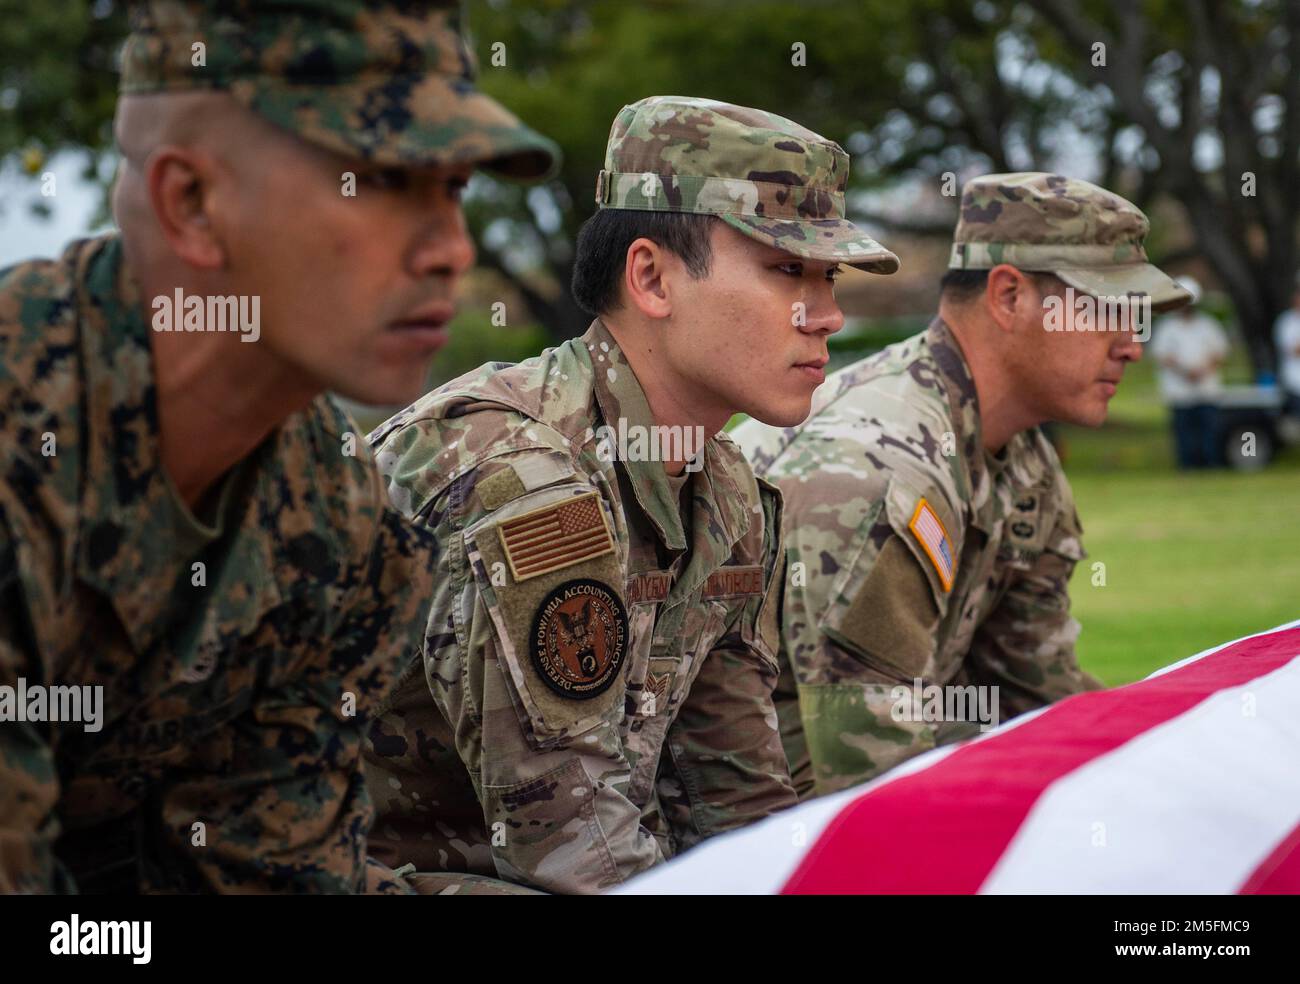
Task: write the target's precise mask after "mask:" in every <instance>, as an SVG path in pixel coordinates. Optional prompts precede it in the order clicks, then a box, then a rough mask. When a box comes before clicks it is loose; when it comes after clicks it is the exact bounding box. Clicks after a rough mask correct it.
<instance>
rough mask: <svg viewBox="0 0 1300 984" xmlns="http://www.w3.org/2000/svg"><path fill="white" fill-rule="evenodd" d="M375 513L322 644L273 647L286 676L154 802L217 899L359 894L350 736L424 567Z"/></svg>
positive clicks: (412, 617) (396, 651)
mask: <svg viewBox="0 0 1300 984" xmlns="http://www.w3.org/2000/svg"><path fill="white" fill-rule="evenodd" d="M381 516H382V519H381V521H380V523H379V525H378V530H377V533H376V535H375V537H374V541H373V543H372V544H371V547H370V550H369V552H368V553H367V555H366V556H365V557H364V558H363V559H362V560H360V561H359V562H356V563H354V564H353V565H352V566H351V567H350V568H349V569H348V571H347V572H346V575H345V576H346V578H347V579H348V580H351V581H353V583H354V585H355V586H354V587H353V588H352V589H351V590H350V592H349V594H348V595H347V596H346V597H345V601H344V606H343V612H342V614H341V615H340V617H339V618H338V621H337V622H336V623H335V628H334V630H333V631H332V632H331V634H330V636H329V638H328V639H327V640H325V641H324V643H323V644H321V643H320V642H318V641H317V640H314V639H292V638H286V639H284V640H283V644H284V645H285V646H286V647H288V648H290V649H291V650H292V652H291V653H290V655H289V658H287V659H286V660H285V663H286V664H287V665H288V667H289V669H288V670H286V671H285V673H284V678H283V679H278V680H270V681H268V683H267V685H266V686H265V687H261V688H258V695H257V697H256V698H255V702H254V703H253V705H252V706H251V707H250V708H249V709H248V710H247V711H246V712H245V713H244V714H243V715H242V716H241V717H240V718H239V719H237V720H236V721H235V722H233V723H232V725H231V726H229V727H225V728H221V729H218V730H217V731H216V732H215V733H214V734H213V735H212V736H211V737H210V738H208V739H206V740H205V741H204V743H203V744H202V745H201V746H200V748H199V749H197V751H196V756H195V757H196V759H197V760H198V761H200V762H202V761H204V760H205V759H206V760H208V761H210V762H211V763H212V764H213V769H212V770H211V771H205V772H203V773H200V774H196V775H193V776H186V777H184V778H182V779H180V780H179V781H177V782H174V783H172V784H171V785H170V786H169V787H168V789H167V791H166V793H165V794H164V796H165V799H164V802H163V814H164V819H165V822H166V827H167V836H170V837H172V838H177V839H178V840H179V843H177V845H176V846H177V847H178V848H180V849H181V850H183V851H184V850H188V853H189V855H190V857H191V858H193V859H194V862H195V864H196V865H197V867H198V868H199V869H200V871H201V873H202V875H203V877H204V878H205V879H206V881H207V882H208V884H209V885H210V886H211V887H212V888H213V889H214V890H215V891H220V892H294V893H324V892H331V893H332V892H346V893H351V892H359V891H361V890H363V889H364V888H365V887H366V884H367V880H368V879H367V870H366V860H365V845H366V834H367V832H368V830H369V827H370V823H371V820H372V817H373V810H372V808H371V803H370V798H369V796H368V795H367V792H366V786H365V782H364V779H363V776H362V771H361V745H362V735H363V732H364V728H365V725H366V721H367V719H368V717H369V715H370V714H371V712H372V711H373V710H374V708H375V707H376V706H377V705H378V704H379V702H380V701H381V700H382V699H384V698H385V697H386V696H387V695H388V692H389V690H390V689H391V688H392V686H393V684H394V681H395V678H396V674H397V671H398V668H399V667H400V666H401V664H402V661H403V657H405V656H408V655H409V654H410V652H411V651H412V650H413V649H414V648H415V646H416V645H417V643H418V638H419V628H420V625H421V622H422V619H421V617H420V616H421V612H422V607H421V606H422V600H423V599H422V597H421V596H422V595H424V593H425V587H426V586H427V584H428V581H429V571H428V565H429V558H430V549H429V540H428V534H427V533H426V532H425V531H422V530H418V529H414V528H411V527H409V526H408V525H407V524H406V523H405V522H404V521H403V520H402V519H401V517H400V516H398V515H397V514H396V513H395V512H393V511H392V510H388V509H385V510H383V512H382V514H381ZM218 770H219V771H218ZM196 820H198V821H201V822H202V823H203V824H204V830H203V838H202V839H203V841H204V843H202V844H199V843H196V839H197V832H196V831H194V830H193V827H192V824H193V823H194V822H195V821H196Z"/></svg>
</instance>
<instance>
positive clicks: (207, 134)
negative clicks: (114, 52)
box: [113, 90, 270, 252]
mask: <svg viewBox="0 0 1300 984" xmlns="http://www.w3.org/2000/svg"><path fill="white" fill-rule="evenodd" d="M269 126H270V125H269V124H266V123H263V122H262V121H261V120H260V119H259V118H257V117H256V115H255V114H253V113H252V112H250V111H249V110H247V109H245V108H244V107H243V106H241V105H240V104H239V103H237V102H236V101H235V100H234V98H233V97H232V96H230V95H229V94H228V93H225V92H217V91H213V90H202V91H196V92H161V93H149V94H146V95H129V96H122V97H121V98H119V99H118V101H117V114H116V116H115V117H114V119H113V134H114V137H115V138H116V140H117V146H118V149H119V150H120V151H121V153H122V162H121V165H120V167H119V170H118V174H117V180H116V183H115V185H114V188H113V216H114V218H116V219H117V224H118V226H119V227H120V228H121V229H122V233H123V235H124V237H125V238H126V239H127V241H128V244H129V246H130V247H131V248H132V251H133V252H145V251H148V249H149V247H148V246H147V245H146V243H144V242H142V241H141V240H142V239H151V238H153V237H151V236H148V235H145V234H144V230H146V229H148V228H150V227H151V226H153V225H154V223H153V222H152V218H153V217H152V215H151V210H150V207H149V192H148V165H149V161H150V158H151V157H152V156H153V155H154V153H155V152H156V151H158V150H160V149H162V148H165V147H175V148H183V149H186V150H194V151H199V152H201V153H202V154H203V155H204V156H206V157H207V158H209V159H210V160H211V161H213V162H214V163H216V164H219V165H220V166H222V167H224V168H226V169H228V170H233V169H235V168H236V167H237V165H238V161H239V158H240V157H244V156H246V155H247V150H248V148H249V144H250V141H254V140H257V139H258V138H259V137H261V136H263V133H262V131H263V130H264V129H265V128H267V127H269ZM230 148H239V152H238V153H237V154H231V153H230V152H229V150H230Z"/></svg>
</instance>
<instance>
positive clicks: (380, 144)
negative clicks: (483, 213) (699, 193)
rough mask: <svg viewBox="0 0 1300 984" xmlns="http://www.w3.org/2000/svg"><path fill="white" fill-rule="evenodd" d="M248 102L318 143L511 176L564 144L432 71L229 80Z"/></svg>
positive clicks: (541, 170) (542, 162)
mask: <svg viewBox="0 0 1300 984" xmlns="http://www.w3.org/2000/svg"><path fill="white" fill-rule="evenodd" d="M230 91H231V93H232V94H233V95H234V96H235V98H236V99H238V100H239V101H240V102H242V103H244V105H246V106H248V107H249V108H250V109H252V110H254V111H255V112H257V113H258V114H259V115H261V116H264V117H266V118H267V119H269V120H271V122H273V123H276V124H278V125H279V126H282V127H284V128H285V129H287V130H290V131H291V132H293V133H295V134H297V135H298V136H300V137H302V138H303V139H304V140H309V141H311V142H312V143H314V144H317V145H318V146H322V147H325V148H327V149H329V150H333V151H336V152H338V153H341V154H347V155H349V156H354V157H361V158H364V159H365V160H368V161H374V162H376V163H378V164H384V165H413V166H419V165H443V166H448V165H457V164H471V165H474V166H476V167H482V168H484V169H485V170H488V171H492V172H494V173H496V174H499V175H502V176H504V177H509V178H517V179H520V180H538V179H541V178H545V177H548V176H550V175H551V174H553V173H554V172H555V170H556V168H557V167H558V165H559V159H560V151H559V148H558V147H556V145H555V144H554V143H552V142H551V141H550V140H548V139H547V138H546V137H544V136H542V135H541V134H540V133H537V132H536V131H534V130H532V129H530V128H529V127H527V126H525V125H524V124H523V123H522V122H520V121H519V119H518V118H517V117H516V116H515V115H514V114H513V113H511V112H510V111H509V110H507V109H506V108H505V107H504V106H502V105H501V104H500V103H498V102H497V101H496V100H494V99H492V98H490V97H489V96H486V95H484V94H483V93H481V92H479V91H477V90H476V89H474V88H473V86H472V85H471V84H470V83H469V82H468V81H466V80H464V79H461V78H455V77H449V76H445V75H434V74H428V75H423V76H420V77H417V78H406V79H403V78H401V77H393V76H388V77H386V78H385V79H384V80H383V81H382V82H380V83H378V84H376V83H375V82H373V81H369V80H367V81H364V82H349V83H345V84H339V85H329V86H321V85H290V84H281V83H279V82H277V81H276V80H271V79H256V80H251V79H250V80H241V81H238V82H234V83H232V84H231V86H230Z"/></svg>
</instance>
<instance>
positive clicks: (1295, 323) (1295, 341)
mask: <svg viewBox="0 0 1300 984" xmlns="http://www.w3.org/2000/svg"><path fill="white" fill-rule="evenodd" d="M1273 344H1274V345H1275V346H1276V347H1277V377H1278V383H1279V384H1280V385H1281V387H1282V390H1283V392H1284V393H1286V400H1287V412H1288V413H1290V414H1291V415H1292V416H1295V417H1300V276H1297V277H1296V285H1295V293H1294V294H1292V295H1291V306H1290V307H1289V308H1287V309H1286V310H1285V311H1283V312H1282V313H1281V314H1279V315H1278V316H1277V320H1276V321H1275V322H1273Z"/></svg>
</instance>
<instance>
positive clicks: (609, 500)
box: [367, 321, 795, 892]
mask: <svg viewBox="0 0 1300 984" xmlns="http://www.w3.org/2000/svg"><path fill="white" fill-rule="evenodd" d="M620 419H622V420H623V421H624V422H625V426H628V427H632V428H635V427H646V426H649V425H651V424H652V423H653V419H652V417H651V414H650V409H649V406H648V404H647V403H646V398H645V396H644V394H643V392H642V390H641V387H640V385H639V383H638V382H637V380H636V377H635V376H634V375H633V374H632V370H631V368H630V366H629V365H628V363H627V361H626V359H625V358H624V356H623V354H622V353H621V351H620V350H619V348H618V346H617V344H616V343H615V341H614V338H613V336H612V335H611V334H610V333H609V331H608V329H606V328H605V326H604V325H603V324H602V323H601V322H599V321H597V322H595V323H594V324H593V325H592V327H591V328H590V329H589V330H588V332H587V333H586V334H585V335H584V336H583V337H582V338H581V339H575V340H573V341H570V342H567V343H565V344H563V345H561V346H559V347H558V348H555V349H550V350H547V351H546V352H544V353H543V354H542V355H541V356H539V357H537V358H534V359H530V360H528V361H526V362H523V363H520V364H518V365H513V366H512V365H508V364H502V363H496V364H489V365H487V366H484V367H482V368H481V369H479V370H477V371H476V372H473V373H470V374H468V375H466V376H463V377H461V378H460V379H458V380H455V381H453V382H451V383H448V384H447V385H446V386H444V387H442V388H441V389H439V390H437V391H435V392H434V393H431V394H430V395H429V396H427V397H425V398H424V399H422V400H420V401H419V402H418V403H416V404H415V405H413V406H412V407H410V408H408V409H407V410H406V411H404V412H402V413H401V414H399V415H398V416H397V417H395V418H393V420H391V421H389V422H388V423H387V424H385V425H383V426H382V427H381V428H379V429H378V430H377V431H376V432H375V434H373V435H372V440H373V441H374V443H375V445H376V447H377V449H378V453H377V459H378V461H379V465H380V469H381V470H382V471H383V472H384V473H385V474H386V475H387V476H388V478H389V482H390V493H391V495H392V498H393V501H394V502H395V503H396V504H397V506H398V507H399V508H400V509H401V510H402V511H403V512H404V513H406V514H407V515H408V516H411V517H414V518H416V519H417V520H418V521H419V522H421V523H423V524H425V525H427V526H428V527H429V528H430V529H432V530H433V531H434V532H435V533H436V534H437V539H438V542H439V544H440V545H441V554H440V556H439V559H438V577H437V582H436V585H435V588H434V593H433V605H432V609H431V611H430V616H429V626H428V634H427V639H426V641H425V651H424V660H423V672H422V673H421V672H420V669H421V668H420V667H419V666H413V667H412V668H411V676H409V677H408V678H407V679H406V680H405V682H404V684H403V685H402V686H400V687H399V689H398V694H397V696H396V698H395V701H394V703H393V706H392V707H391V709H390V710H389V712H388V713H387V714H385V715H384V716H383V717H382V718H381V719H380V720H378V721H376V722H375V726H374V728H373V730H372V739H373V753H368V759H367V767H368V772H369V778H370V783H371V789H372V791H373V792H374V795H375V796H376V802H377V803H378V804H379V810H380V818H379V821H378V823H377V825H376V831H375V835H376V836H375V840H374V842H373V843H374V850H375V852H376V854H377V856H379V857H381V859H383V860H385V861H387V862H388V863H390V864H392V865H394V866H396V865H400V864H404V863H411V864H414V865H415V866H416V868H417V869H420V870H422V871H429V870H438V871H447V870H450V871H465V872H475V873H478V874H480V875H484V874H486V875H497V874H499V875H500V877H502V878H505V879H508V880H510V881H512V882H517V883H524V884H528V885H531V886H534V887H537V888H542V889H545V890H547V891H555V892H589V891H596V890H600V889H603V888H607V887H609V886H612V885H616V884H618V883H619V882H620V881H622V880H624V879H626V878H628V877H630V876H631V875H633V874H636V873H637V872H640V871H643V870H645V869H646V868H649V867H650V866H652V865H654V864H656V863H658V862H660V861H661V860H663V859H664V858H666V857H670V856H671V855H673V854H674V853H675V852H677V851H680V850H682V849H683V848H686V847H689V846H691V845H693V844H695V843H697V842H698V841H699V840H700V839H702V838H704V837H708V836H710V835H712V834H716V833H718V832H720V831H724V830H729V829H731V828H733V827H739V826H741V825H743V824H746V823H749V822H751V821H753V820H756V819H758V818H760V817H763V816H765V815H767V814H768V813H770V812H772V811H774V810H777V809H779V808H782V807H785V806H789V805H792V804H793V803H794V802H795V797H794V793H793V790H792V789H791V786H790V779H789V775H788V771H787V768H786V763H785V756H784V754H783V752H782V748H781V742H780V737H779V733H778V731H777V727H776V716H775V711H774V708H773V704H772V688H773V686H774V685H775V683H776V678H777V663H776V653H775V645H776V640H775V631H776V621H775V620H776V608H777V606H778V605H779V603H780V589H781V577H780V565H779V564H777V563H776V559H777V558H778V557H779V555H780V553H779V551H780V547H779V535H780V534H779V530H780V522H779V513H780V505H779V503H780V499H779V496H778V495H777V494H776V493H775V491H774V490H773V489H772V488H771V487H770V486H766V485H764V484H762V483H758V482H756V481H755V479H754V476H753V473H752V472H751V471H750V469H749V466H748V465H747V464H746V462H745V460H744V458H743V457H742V456H741V454H740V451H739V450H738V449H737V448H736V446H735V445H734V444H733V443H732V442H731V441H730V440H729V439H728V438H726V437H725V436H722V435H719V436H717V437H714V438H711V439H709V440H708V442H707V444H706V445H705V449H704V452H703V453H704V460H703V467H702V468H701V469H700V470H699V471H698V472H697V473H695V474H694V475H693V476H692V477H691V482H690V485H689V488H690V492H691V499H690V506H689V511H688V514H687V515H688V520H687V522H683V515H682V513H683V510H682V509H681V507H680V505H679V501H678V498H677V496H676V494H675V493H674V492H673V490H672V488H671V484H670V483H669V481H668V480H667V476H666V474H665V472H664V469H663V465H662V463H661V461H657V460H649V461H623V460H611V457H612V456H611V455H609V454H607V453H603V452H602V450H601V445H600V442H599V441H598V439H597V429H598V428H600V427H601V425H602V422H604V423H606V424H608V426H610V427H611V428H617V426H618V421H619V420H620ZM774 571H775V572H776V573H773V572H774ZM430 693H432V700H430ZM435 703H436V705H437V706H436V707H435V706H434V704H435ZM461 762H463V763H464V764H463V765H460V764H459V763H461Z"/></svg>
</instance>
